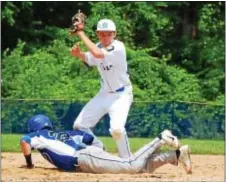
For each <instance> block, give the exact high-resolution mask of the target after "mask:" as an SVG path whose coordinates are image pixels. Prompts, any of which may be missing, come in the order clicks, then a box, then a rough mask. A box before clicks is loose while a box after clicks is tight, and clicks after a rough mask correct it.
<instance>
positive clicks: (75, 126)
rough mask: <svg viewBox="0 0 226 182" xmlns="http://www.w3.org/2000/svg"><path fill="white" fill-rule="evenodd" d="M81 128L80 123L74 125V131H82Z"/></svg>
mask: <svg viewBox="0 0 226 182" xmlns="http://www.w3.org/2000/svg"><path fill="white" fill-rule="evenodd" d="M80 128H81V126H80V125H79V124H78V123H74V124H73V130H76V129H80Z"/></svg>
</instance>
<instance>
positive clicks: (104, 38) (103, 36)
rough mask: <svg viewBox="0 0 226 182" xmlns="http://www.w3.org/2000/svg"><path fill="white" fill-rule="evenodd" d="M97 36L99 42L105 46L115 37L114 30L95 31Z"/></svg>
mask: <svg viewBox="0 0 226 182" xmlns="http://www.w3.org/2000/svg"><path fill="white" fill-rule="evenodd" d="M97 36H98V38H99V41H100V43H101V44H102V45H103V46H104V47H107V46H109V45H110V44H111V42H112V40H113V39H114V38H115V32H99V31H97Z"/></svg>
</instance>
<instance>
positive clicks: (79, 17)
mask: <svg viewBox="0 0 226 182" xmlns="http://www.w3.org/2000/svg"><path fill="white" fill-rule="evenodd" d="M85 18H86V16H85V14H84V13H82V12H81V10H78V13H76V14H75V15H74V16H73V17H72V19H71V20H72V25H71V27H70V29H69V33H70V34H71V35H73V34H75V33H76V32H77V31H81V30H84V23H85Z"/></svg>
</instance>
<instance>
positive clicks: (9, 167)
mask: <svg viewBox="0 0 226 182" xmlns="http://www.w3.org/2000/svg"><path fill="white" fill-rule="evenodd" d="M32 159H33V163H34V164H35V168H34V169H26V168H25V159H24V157H23V154H21V153H2V154H1V181H2V182H12V181H15V182H16V181H24V182H25V181H31V182H35V181H37V182H38V181H81V182H83V181H89V182H91V181H92V182H94V181H95V182H101V181H106V182H107V181H109V182H110V181H120V182H122V181H135V182H138V181H200V182H204V181H211V182H212V181H224V156H223V155H192V156H191V159H192V168H193V173H192V174H190V175H187V174H186V173H185V171H184V169H183V167H182V166H181V165H179V166H173V165H170V164H167V165H164V166H162V167H160V168H158V169H157V170H156V171H155V172H154V173H152V174H149V173H142V174H132V175H131V174H92V173H82V172H64V171H60V170H58V169H57V168H55V167H54V166H53V165H52V164H50V163H49V162H47V161H46V160H45V159H44V158H43V157H42V156H41V155H40V154H39V153H33V154H32Z"/></svg>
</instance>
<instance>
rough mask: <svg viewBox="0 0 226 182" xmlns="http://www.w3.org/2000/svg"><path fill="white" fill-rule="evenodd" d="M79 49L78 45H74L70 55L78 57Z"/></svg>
mask: <svg viewBox="0 0 226 182" xmlns="http://www.w3.org/2000/svg"><path fill="white" fill-rule="evenodd" d="M81 52H82V51H81V48H80V45H79V43H77V44H75V45H74V46H73V47H72V48H71V55H72V56H75V57H79V56H80V54H81Z"/></svg>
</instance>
